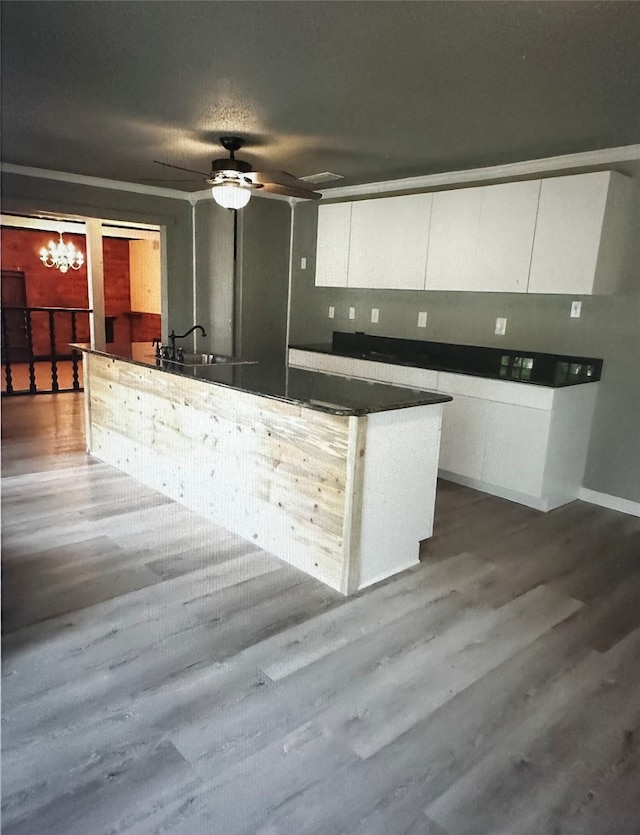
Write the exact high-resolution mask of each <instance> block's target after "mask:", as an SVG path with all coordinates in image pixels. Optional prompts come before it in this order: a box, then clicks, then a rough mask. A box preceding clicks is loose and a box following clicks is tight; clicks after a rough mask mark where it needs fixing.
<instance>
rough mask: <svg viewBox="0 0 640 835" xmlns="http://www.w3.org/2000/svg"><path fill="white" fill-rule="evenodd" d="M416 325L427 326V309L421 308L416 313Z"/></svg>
mask: <svg viewBox="0 0 640 835" xmlns="http://www.w3.org/2000/svg"><path fill="white" fill-rule="evenodd" d="M418 327H419V328H426V327H427V311H426V310H421V311H420V313H418Z"/></svg>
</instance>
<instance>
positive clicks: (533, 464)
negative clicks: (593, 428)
mask: <svg viewBox="0 0 640 835" xmlns="http://www.w3.org/2000/svg"><path fill="white" fill-rule="evenodd" d="M487 405H488V420H487V427H486V434H485V441H484V455H483V459H482V470H481V473H480V480H481V481H484V482H486V483H487V484H493V485H495V486H497V487H501V488H504V489H506V490H513V491H514V492H516V493H524V494H525V495H527V496H538V497H542V493H543V484H544V470H545V463H546V460H547V455H546V452H547V443H548V439H549V426H550V423H551V412H550V411H543V410H541V409H532V408H530V407H527V406H512V405H509V404H508V403H489V404H487Z"/></svg>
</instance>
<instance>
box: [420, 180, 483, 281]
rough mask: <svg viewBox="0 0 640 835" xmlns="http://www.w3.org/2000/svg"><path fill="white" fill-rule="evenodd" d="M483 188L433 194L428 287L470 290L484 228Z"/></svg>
mask: <svg viewBox="0 0 640 835" xmlns="http://www.w3.org/2000/svg"><path fill="white" fill-rule="evenodd" d="M481 207H482V189H481V188H461V189H454V190H452V191H441V192H437V193H436V194H434V195H433V209H432V211H431V231H430V233H429V260H428V262H427V282H426V289H427V290H469V289H471V287H472V286H473V285H474V284H475V282H474V281H473V270H474V262H475V254H476V247H477V244H478V233H479V230H480V209H481Z"/></svg>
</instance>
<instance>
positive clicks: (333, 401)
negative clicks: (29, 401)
mask: <svg viewBox="0 0 640 835" xmlns="http://www.w3.org/2000/svg"><path fill="white" fill-rule="evenodd" d="M72 347H73V348H75V349H77V350H81V351H86V352H88V353H92V354H98V355H100V356H104V357H109V358H111V359H118V360H124V361H125V362H131V363H133V364H135V365H141V366H146V367H150V368H157V369H158V370H159V371H161V372H162V373H166V374H174V375H177V376H180V377H190V378H194V379H197V380H200V381H202V382H203V383H208V384H212V385H220V386H227V387H229V388H234V389H238V390H240V391H244V392H248V393H249V394H256V395H259V396H261V397H269V398H272V399H275V400H283V401H285V402H287V403H293V404H295V405H299V406H303V407H305V408H309V409H315V410H317V411H320V412H329V413H331V414H336V415H366V414H371V413H373V412H386V411H392V410H394V409H407V408H410V407H412V406H431V405H434V404H438V403H446V402H447V401H449V400H451V399H452V398H451V397H449V396H448V395H444V394H438V393H437V392H430V391H421V390H418V389H409V388H401V387H399V386H389V385H384V384H383V383H369V382H366V381H363V380H352V379H349V378H347V377H339V376H336V375H332V374H322V373H319V372H316V371H306V370H303V369H299V368H288V367H287V366H286V365H283V364H280V363H261V362H258V363H247V364H242V363H240V364H231V363H223V362H221V363H218V364H215V365H196V366H189V365H179V364H178V363H173V362H170V361H168V360H157V359H156V358H155V356H154V354H153V348H152V347H151V346H150V345H149V344H148V343H142V342H133V343H126V344H111V343H110V344H108V345H106V346H105V347H104V348H92V347H91V346H90V345H88V344H84V343H82V344H81V343H75V344H74V345H72Z"/></svg>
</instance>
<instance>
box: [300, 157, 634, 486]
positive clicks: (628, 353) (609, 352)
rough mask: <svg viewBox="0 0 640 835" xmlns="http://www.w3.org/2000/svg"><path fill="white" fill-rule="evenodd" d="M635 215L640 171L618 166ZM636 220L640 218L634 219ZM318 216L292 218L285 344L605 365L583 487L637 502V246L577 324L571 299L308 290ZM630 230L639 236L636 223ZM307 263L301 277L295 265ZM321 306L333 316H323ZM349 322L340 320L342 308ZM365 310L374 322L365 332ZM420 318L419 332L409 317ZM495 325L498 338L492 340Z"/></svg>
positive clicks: (585, 301)
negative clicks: (357, 344) (628, 180)
mask: <svg viewBox="0 0 640 835" xmlns="http://www.w3.org/2000/svg"><path fill="white" fill-rule="evenodd" d="M626 173H629V174H632V175H633V177H634V183H635V190H636V195H637V197H638V201H637V204H636V205H637V206H640V164H637V165H635V166H627V167H626ZM636 216H637V218H640V211H636ZM316 227H317V206H316V205H315V204H310V203H304V204H302V203H301V204H298V205H297V206H296V207H295V210H294V231H293V243H292V247H293V252H292V263H293V272H292V290H291V314H290V317H291V324H290V328H291V330H290V339H289V341H290V343H291V344H306V343H313V342H330V341H331V334H332V331H333V330H343V331H354V330H362V331H366V332H367V333H373V334H380V335H384V336H396V337H406V338H410V339H426V340H434V341H441V342H454V343H462V344H468V345H487V346H500V347H509V348H517V349H522V350H531V351H546V352H551V353H556V352H557V353H568V354H577V355H585V356H595V357H602V358H603V359H604V369H603V376H602V380H601V382H600V386H599V394H598V401H597V405H596V412H595V416H594V421H593V427H592V435H591V443H590V448H589V456H588V460H587V468H586V473H585V479H584V486H585V487H587V488H589V489H591V490H595V491H598V492H602V493H607V494H610V495H613V496H618V497H621V498H625V499H629V500H631V501H635V502H640V246H639V245H638V239H640V235H636V245H635V248H630V249H629V251H628V256H627V261H626V267H627V270H626V277H625V280H624V283H623V289H622V290H621V291H620V292H619V293H618V294H617V295H615V296H584V297H582V316H581V318H580V319H570V318H569V308H570V304H571V301H572V300H573V298H574V297H572V296H547V295H520V294H508V293H445V292H428V291H392V290H386V291H385V290H377V291H370V290H348V289H332V288H316V287H315V286H314V277H315V248H316ZM636 228H637V229H640V221H638V222H637V224H636ZM302 257H306V258H307V269H306V270H302V269H301V267H300V259H301V258H302ZM329 305H333V306H335V309H336V316H335V319H333V320H331V319H329V318H328V316H327V311H328V307H329ZM350 306H351V307H355V308H356V319H355V320H354V321H350V320H349V319H348V309H349V307H350ZM372 307H377V308H379V310H380V320H379V322H378V324H376V325H373V324H371V322H370V311H371V308H372ZM421 310H426V311H427V313H428V322H427V327H426V329H425V328H418V327H417V318H418V311H421ZM497 316H506V317H507V319H508V325H507V334H506V336H504V337H498V336H495V335H494V324H495V319H496V317H497Z"/></svg>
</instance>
